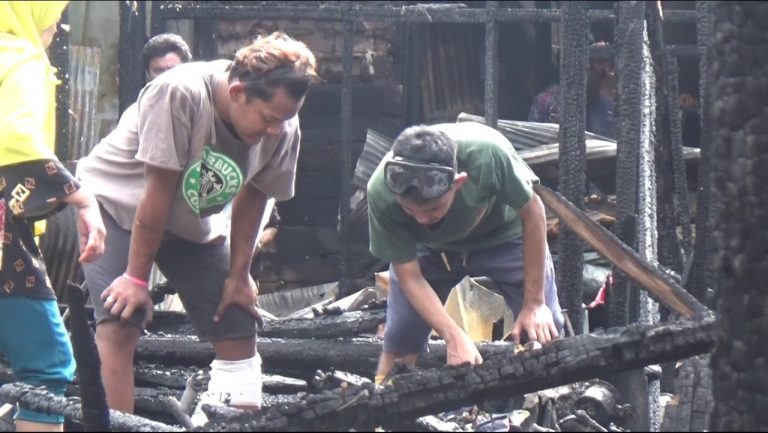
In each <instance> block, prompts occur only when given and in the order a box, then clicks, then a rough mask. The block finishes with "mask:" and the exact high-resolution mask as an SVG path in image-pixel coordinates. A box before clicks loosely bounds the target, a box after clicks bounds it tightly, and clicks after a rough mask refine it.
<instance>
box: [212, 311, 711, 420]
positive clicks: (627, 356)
mask: <svg viewBox="0 0 768 433" xmlns="http://www.w3.org/2000/svg"><path fill="white" fill-rule="evenodd" d="M715 326H716V325H715V322H714V320H712V319H707V320H705V321H703V322H692V321H682V322H677V323H670V324H664V325H661V326H652V325H650V326H649V325H639V324H636V325H632V326H628V327H624V328H614V329H610V330H608V331H607V332H601V333H595V334H587V335H580V336H577V337H573V338H567V339H561V340H555V341H554V342H553V343H552V344H550V345H548V346H545V347H544V348H542V349H537V350H532V351H525V352H522V353H518V354H515V353H514V347H513V346H512V345H506V348H507V350H506V351H505V352H504V353H500V354H498V355H496V356H491V357H486V358H485V359H486V360H485V362H484V363H483V364H481V365H478V366H470V365H463V366H450V367H449V366H445V367H442V368H439V369H434V370H429V371H422V372H415V373H406V374H402V375H397V376H395V377H394V378H393V381H392V383H391V384H389V385H387V386H386V387H376V386H375V385H363V386H359V387H347V388H346V389H345V390H344V393H342V391H341V389H336V390H334V391H324V392H322V393H320V394H312V395H309V396H306V397H305V398H303V399H302V400H301V401H300V402H298V403H285V404H282V405H278V406H275V407H271V408H268V409H266V410H264V411H262V412H261V413H259V414H250V413H243V412H241V411H234V410H231V411H229V414H227V415H226V416H218V417H216V418H214V419H215V420H219V421H213V422H210V423H208V424H207V425H205V426H204V428H205V429H206V431H277V430H283V431H285V430H289V431H309V430H311V431H340V430H346V429H349V428H354V429H356V430H371V429H373V428H374V427H376V426H379V425H381V426H386V425H388V424H389V423H391V422H402V420H404V419H409V418H417V417H419V416H423V415H427V414H432V413H437V412H440V411H445V410H451V409H455V408H458V407H461V406H465V405H468V404H472V403H476V402H479V401H483V400H485V399H489V398H502V397H509V396H511V395H514V394H519V393H527V392H532V391H536V390H540V389H544V388H551V387H555V386H559V385H564V384H568V383H572V382H574V381H581V380H588V379H592V378H594V377H596V376H598V375H601V374H611V373H616V372H619V371H624V370H628V369H636V368H639V367H643V366H646V365H650V364H657V363H660V362H666V361H672V360H676V359H681V358H686V357H690V356H692V355H694V354H700V353H707V352H710V351H711V350H712V349H713V348H714V345H715V341H716V338H717V337H716V334H715V329H716V328H715ZM395 420H396V421H395Z"/></svg>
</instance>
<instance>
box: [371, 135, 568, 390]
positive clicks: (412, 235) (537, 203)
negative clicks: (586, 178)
mask: <svg viewBox="0 0 768 433" xmlns="http://www.w3.org/2000/svg"><path fill="white" fill-rule="evenodd" d="M535 180H536V176H535V175H534V174H533V172H532V171H531V170H530V168H529V167H528V166H527V165H526V164H525V162H524V161H523V160H522V159H521V158H520V156H519V155H518V154H517V152H516V151H515V149H514V148H513V147H512V144H511V143H510V142H509V141H508V140H507V139H506V138H505V137H504V136H503V135H502V134H501V133H499V132H498V131H496V130H494V129H493V128H490V127H487V126H485V125H482V124H479V123H471V122H469V123H454V124H440V125H433V126H414V127H411V128H408V129H406V130H405V131H404V132H403V133H402V134H400V136H398V137H397V139H396V140H395V142H394V144H393V146H392V151H391V152H390V153H388V154H387V155H386V156H385V157H384V159H383V160H382V162H381V163H380V164H379V166H378V168H377V169H376V171H375V172H374V173H373V176H372V177H371V179H370V181H369V182H368V188H367V194H368V221H369V231H370V250H371V253H372V254H373V255H374V256H376V257H379V258H380V259H382V260H386V261H388V262H390V268H389V273H390V293H389V298H388V303H387V305H388V306H387V330H386V334H385V337H384V350H383V354H382V357H381V360H380V363H379V369H378V371H377V375H376V377H377V380H379V381H380V380H381V379H382V378H383V377H384V376H385V375H386V373H387V372H388V371H389V370H390V369H391V368H392V366H393V365H394V362H395V360H396V359H398V358H402V359H404V361H405V362H406V364H407V365H411V366H412V365H414V364H415V361H416V356H417V355H418V353H419V352H421V351H423V350H424V349H425V347H426V343H427V341H428V339H429V333H430V332H431V330H432V329H434V330H436V331H437V333H438V334H440V336H441V337H443V339H444V340H445V342H446V344H447V354H448V360H447V362H448V364H451V365H457V364H462V363H466V362H469V363H472V364H478V363H481V362H482V357H481V356H480V353H479V352H478V351H477V348H476V347H475V345H474V343H473V342H472V340H471V339H470V338H469V336H468V335H467V334H466V333H465V332H464V331H463V330H462V329H461V328H459V326H458V325H457V324H456V323H455V322H454V321H453V320H452V319H451V318H450V316H449V315H448V313H447V312H446V310H445V308H444V307H443V303H444V302H445V300H446V298H447V296H448V294H449V292H450V290H451V288H452V287H453V286H455V285H456V284H457V283H458V282H459V281H461V279H462V278H464V277H465V276H467V275H470V276H481V275H482V276H487V277H489V278H491V279H492V280H493V281H494V283H495V285H496V286H497V287H498V288H499V290H500V291H501V294H502V295H503V296H504V298H505V300H506V302H507V304H508V305H509V307H510V308H511V309H512V311H513V312H514V313H515V317H516V318H517V319H516V321H515V325H514V327H513V330H512V336H513V338H514V339H515V341H517V342H520V339H521V336H523V335H526V336H527V338H528V339H530V340H538V341H539V342H541V343H544V344H546V343H549V342H550V341H551V340H552V339H554V338H557V337H558V336H560V335H562V333H563V331H562V329H563V316H562V313H561V312H560V306H559V303H558V300H557V287H556V286H555V276H554V267H553V265H552V259H551V257H550V254H549V248H548V247H547V232H546V231H547V230H546V219H545V214H544V205H543V204H542V202H541V200H540V199H539V197H538V196H537V195H536V194H535V193H534V192H533V190H532V184H533V182H534V181H535Z"/></svg>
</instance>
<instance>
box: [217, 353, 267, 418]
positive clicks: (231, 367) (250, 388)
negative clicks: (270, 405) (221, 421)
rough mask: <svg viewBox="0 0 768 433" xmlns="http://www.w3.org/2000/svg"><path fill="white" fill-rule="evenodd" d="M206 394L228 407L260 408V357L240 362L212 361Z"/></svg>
mask: <svg viewBox="0 0 768 433" xmlns="http://www.w3.org/2000/svg"><path fill="white" fill-rule="evenodd" d="M208 392H209V393H211V394H214V395H218V396H219V401H220V403H226V404H229V405H230V406H258V407H261V357H260V356H259V354H258V353H257V354H256V356H254V357H253V358H249V359H243V360H241V361H221V360H218V359H217V360H214V361H213V362H212V363H211V381H210V382H208Z"/></svg>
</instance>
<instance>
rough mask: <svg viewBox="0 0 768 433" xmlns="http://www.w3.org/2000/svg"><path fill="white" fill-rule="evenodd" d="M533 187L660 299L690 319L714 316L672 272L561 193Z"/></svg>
mask: <svg viewBox="0 0 768 433" xmlns="http://www.w3.org/2000/svg"><path fill="white" fill-rule="evenodd" d="M533 188H534V191H536V193H537V194H538V195H539V196H540V197H541V199H542V201H544V204H546V205H547V207H549V208H550V209H552V211H553V212H555V213H556V214H557V215H558V216H559V217H560V218H561V219H562V221H563V222H564V223H565V224H567V225H568V226H569V227H570V228H571V229H573V230H574V232H576V233H577V234H578V235H579V236H580V237H581V238H582V239H584V240H585V241H586V242H587V243H588V244H590V245H591V246H592V247H593V248H595V250H597V252H599V253H600V254H601V255H603V257H605V258H606V259H608V260H609V261H610V262H611V263H612V264H613V265H615V266H616V267H617V268H618V269H620V270H621V271H622V272H624V273H625V274H626V275H627V277H629V278H630V279H632V280H633V281H635V282H636V283H637V284H639V285H641V286H642V287H644V288H645V289H646V290H647V291H648V293H649V294H650V295H651V296H653V297H654V298H655V299H656V300H657V301H659V302H661V303H662V304H664V305H665V306H666V307H667V308H669V309H671V310H672V311H674V312H676V313H677V314H680V315H682V316H685V317H688V318H693V317H696V318H704V317H708V316H711V315H712V312H711V311H710V310H709V309H708V308H707V307H705V306H704V305H702V304H701V303H700V302H699V301H697V300H696V298H694V297H693V296H691V294H690V293H688V292H686V291H685V290H684V289H683V288H682V287H680V286H679V285H677V283H675V282H674V281H673V280H672V278H671V277H670V276H669V275H667V274H665V273H664V272H662V271H661V270H660V269H659V268H657V267H656V266H654V265H652V264H650V263H648V262H647V261H645V260H643V259H642V258H641V257H640V255H639V254H638V253H637V252H636V251H634V250H632V249H631V248H630V247H628V246H627V245H626V244H624V243H623V242H621V241H620V240H619V239H618V238H617V237H616V236H615V235H614V234H613V233H611V232H610V231H608V230H607V229H606V228H604V227H603V226H601V225H600V224H598V223H596V222H595V221H593V220H592V219H591V218H589V216H588V215H587V214H586V213H584V212H583V211H581V210H580V209H578V208H576V207H575V206H574V205H573V204H571V203H570V202H569V201H568V200H566V199H564V198H563V197H562V196H561V195H560V194H558V193H556V192H554V191H552V190H551V189H549V188H547V187H545V186H542V185H534V187H533Z"/></svg>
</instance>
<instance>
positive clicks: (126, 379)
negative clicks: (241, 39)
mask: <svg viewBox="0 0 768 433" xmlns="http://www.w3.org/2000/svg"><path fill="white" fill-rule="evenodd" d="M316 77H317V76H316V73H315V57H314V55H313V54H312V52H311V51H310V50H309V49H308V48H307V47H306V46H305V45H304V44H303V43H301V42H298V41H295V40H293V39H291V38H289V37H287V36H285V35H284V34H282V33H275V34H272V35H270V36H268V37H263V38H259V39H258V40H256V41H254V42H253V43H252V44H251V45H249V46H247V47H245V48H242V49H241V50H239V51H238V52H237V54H236V55H235V59H234V61H233V62H230V61H225V60H219V61H213V62H193V63H186V64H183V65H179V66H176V67H175V68H173V69H172V70H170V71H168V72H165V73H164V74H162V75H161V76H159V77H157V78H156V79H154V80H153V81H152V82H151V83H149V84H148V85H147V86H146V87H145V88H144V89H143V90H142V91H141V93H140V95H139V99H138V101H137V109H136V110H128V111H126V113H124V114H123V116H122V118H121V119H120V122H119V124H118V126H117V128H116V129H115V131H113V132H112V133H111V134H109V135H108V136H107V137H105V138H104V139H103V140H102V141H101V142H100V143H99V144H98V145H97V146H96V147H95V148H94V149H93V151H92V152H91V154H90V155H88V157H87V158H85V159H83V160H82V161H81V162H80V164H79V166H78V176H79V177H80V179H81V180H82V181H83V182H84V183H85V184H87V185H88V187H89V188H90V189H91V190H92V191H93V192H94V194H95V195H96V197H97V199H98V201H99V204H100V205H101V209H102V215H103V217H104V218H105V224H106V225H107V239H108V241H107V251H106V252H105V255H104V257H103V260H99V261H97V262H95V263H93V264H92V265H91V266H87V267H84V272H85V276H86V282H87V284H88V288H89V291H90V293H91V299H92V301H93V303H94V307H95V308H94V309H95V314H96V319H97V328H96V343H97V346H98V349H99V355H100V357H101V360H102V377H103V380H104V385H105V389H106V392H107V400H108V402H109V405H110V407H112V408H114V409H118V410H121V411H124V412H132V410H133V389H134V388H133V387H134V384H133V353H134V351H135V348H136V345H137V343H138V338H139V335H140V333H141V330H142V328H143V326H144V325H145V324H146V323H147V322H148V321H149V320H151V318H152V309H153V304H152V300H151V299H150V296H149V291H148V287H147V285H148V284H147V280H148V277H149V273H150V270H151V267H152V264H153V262H156V263H157V265H158V268H159V269H160V270H161V271H162V272H163V274H164V275H165V276H166V277H167V278H168V280H169V282H170V284H171V285H172V286H173V287H174V288H176V290H177V292H178V293H179V296H180V298H181V300H182V302H183V303H184V307H185V309H186V311H187V313H188V314H189V317H190V320H191V321H192V323H193V325H194V327H195V330H196V332H197V334H198V336H199V337H200V338H201V339H204V340H211V341H212V343H213V346H214V349H215V352H216V359H215V360H214V362H213V363H212V364H211V367H212V370H211V381H210V383H209V393H208V396H209V401H207V402H209V403H210V402H213V401H216V400H219V401H223V400H225V399H226V400H227V401H228V402H229V403H230V404H231V405H233V406H237V407H242V408H255V407H259V406H260V404H261V370H260V365H261V363H260V359H259V357H258V354H257V353H256V348H255V346H256V340H255V334H256V326H255V324H256V321H260V320H261V318H260V317H259V313H258V310H257V309H256V296H257V293H258V288H257V285H256V283H255V281H254V280H253V278H252V277H251V275H250V265H251V259H252V256H253V252H254V249H255V247H256V240H257V236H258V231H259V226H260V222H261V220H262V214H263V213H264V209H265V204H266V202H267V200H268V199H269V198H270V197H272V198H274V199H276V200H277V201H282V200H288V199H290V198H292V197H293V195H294V182H295V178H296V163H297V158H298V153H299V142H300V138H301V134H300V130H299V120H298V112H299V109H300V108H301V106H302V104H303V101H304V95H305V94H306V91H307V88H308V86H309V84H310V83H311V82H312V81H314V80H315V79H316ZM230 202H231V203H232V211H231V215H232V216H231V224H230V222H229V220H228V217H227V214H228V212H225V211H224V210H225V207H226V206H227V204H229V203H230Z"/></svg>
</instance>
